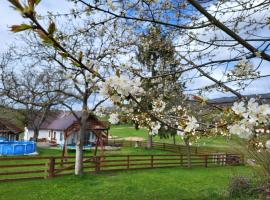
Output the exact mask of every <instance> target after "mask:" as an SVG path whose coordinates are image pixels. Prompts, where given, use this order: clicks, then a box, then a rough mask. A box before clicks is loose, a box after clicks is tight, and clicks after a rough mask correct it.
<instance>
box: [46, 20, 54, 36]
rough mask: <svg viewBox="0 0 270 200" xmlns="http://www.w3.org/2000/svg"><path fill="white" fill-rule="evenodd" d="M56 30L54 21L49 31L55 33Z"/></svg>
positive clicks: (51, 33)
mask: <svg viewBox="0 0 270 200" xmlns="http://www.w3.org/2000/svg"><path fill="white" fill-rule="evenodd" d="M54 32H55V23H54V22H51V23H50V25H49V27H48V33H49V34H50V35H53V33H54Z"/></svg>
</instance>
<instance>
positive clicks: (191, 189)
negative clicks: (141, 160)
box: [0, 167, 254, 200]
mask: <svg viewBox="0 0 270 200" xmlns="http://www.w3.org/2000/svg"><path fill="white" fill-rule="evenodd" d="M235 174H237V175H239V174H241V175H251V174H252V169H251V168H248V167H223V168H194V169H181V168H170V169H153V170H144V171H126V172H117V173H104V174H99V175H84V176H83V177H75V176H66V177H59V178H54V179H50V180H40V181H27V182H12V183H0V191H1V195H0V199H3V200H4V199H9V200H13V199H14V200H16V199H20V200H24V199H27V200H29V199H39V200H43V199H44V200H50V199H52V200H53V199H57V200H62V199H63V200H64V199H69V200H73V199H74V200H75V199H80V200H84V199H91V200H95V199H96V200H101V199H102V200H114V199H128V200H138V199H140V200H148V199H149V200H155V199H156V200H163V199H164V200H168V199H169V200H173V199H177V200H182V199H186V200H187V199H201V200H203V199H205V200H218V199H232V198H229V197H228V192H227V184H228V181H229V178H230V176H232V175H235ZM243 199H244V198H243ZM245 199H254V198H252V197H250V198H245Z"/></svg>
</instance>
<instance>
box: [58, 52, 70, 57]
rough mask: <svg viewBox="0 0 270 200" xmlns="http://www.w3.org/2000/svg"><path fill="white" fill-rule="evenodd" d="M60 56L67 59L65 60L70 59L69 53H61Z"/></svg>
mask: <svg viewBox="0 0 270 200" xmlns="http://www.w3.org/2000/svg"><path fill="white" fill-rule="evenodd" d="M59 54H60V55H61V56H62V58H65V59H66V58H67V57H68V53H66V52H60V53H59Z"/></svg>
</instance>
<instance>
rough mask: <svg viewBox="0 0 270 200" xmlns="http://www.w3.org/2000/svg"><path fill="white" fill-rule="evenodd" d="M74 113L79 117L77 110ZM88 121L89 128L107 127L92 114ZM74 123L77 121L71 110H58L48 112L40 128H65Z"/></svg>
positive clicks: (106, 124)
mask: <svg viewBox="0 0 270 200" xmlns="http://www.w3.org/2000/svg"><path fill="white" fill-rule="evenodd" d="M75 114H76V115H77V117H79V118H80V117H81V112H79V111H77V112H75ZM89 121H90V122H91V123H90V124H91V125H90V127H91V129H107V128H108V127H109V125H108V123H106V122H101V121H99V120H98V118H97V117H96V116H94V115H90V116H89ZM74 123H77V119H76V117H75V116H74V114H73V113H72V112H67V111H59V112H54V113H50V114H49V115H48V116H47V118H46V120H45V121H44V122H43V123H42V125H41V127H40V129H47V130H65V129H67V128H68V127H70V126H71V125H72V124H74Z"/></svg>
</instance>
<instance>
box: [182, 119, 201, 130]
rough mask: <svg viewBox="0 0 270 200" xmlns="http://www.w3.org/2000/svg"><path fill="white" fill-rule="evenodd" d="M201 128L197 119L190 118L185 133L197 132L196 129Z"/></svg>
mask: <svg viewBox="0 0 270 200" xmlns="http://www.w3.org/2000/svg"><path fill="white" fill-rule="evenodd" d="M198 127H199V124H198V121H197V119H196V118H195V117H193V116H191V117H190V116H188V121H187V126H186V127H185V129H184V131H185V132H192V131H194V130H196V128H198Z"/></svg>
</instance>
